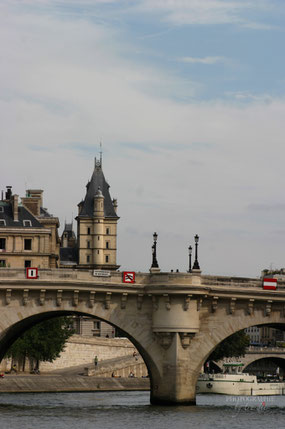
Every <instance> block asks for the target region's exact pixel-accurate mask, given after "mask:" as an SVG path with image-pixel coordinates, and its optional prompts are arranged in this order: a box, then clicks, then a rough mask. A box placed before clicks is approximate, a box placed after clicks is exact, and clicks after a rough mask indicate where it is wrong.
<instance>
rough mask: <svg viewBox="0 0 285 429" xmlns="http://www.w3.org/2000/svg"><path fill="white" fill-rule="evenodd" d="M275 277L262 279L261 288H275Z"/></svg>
mask: <svg viewBox="0 0 285 429" xmlns="http://www.w3.org/2000/svg"><path fill="white" fill-rule="evenodd" d="M276 287H277V279H267V278H265V279H263V289H266V290H276Z"/></svg>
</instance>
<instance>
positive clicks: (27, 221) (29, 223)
mask: <svg viewBox="0 0 285 429" xmlns="http://www.w3.org/2000/svg"><path fill="white" fill-rule="evenodd" d="M23 225H24V226H32V222H31V221H30V220H23Z"/></svg>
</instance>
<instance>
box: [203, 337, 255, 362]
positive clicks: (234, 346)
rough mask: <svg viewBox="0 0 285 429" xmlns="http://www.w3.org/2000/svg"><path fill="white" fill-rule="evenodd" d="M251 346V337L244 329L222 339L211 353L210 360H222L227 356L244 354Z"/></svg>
mask: <svg viewBox="0 0 285 429" xmlns="http://www.w3.org/2000/svg"><path fill="white" fill-rule="evenodd" d="M248 346H249V338H248V336H247V335H246V333H245V332H244V331H243V330H242V331H239V332H236V333H235V334H233V335H231V336H230V337H228V338H226V339H225V340H224V341H222V342H221V343H220V344H219V345H218V346H217V347H216V349H215V350H214V351H213V352H212V353H211V355H210V356H209V359H208V360H215V361H217V360H220V359H223V358H227V357H238V356H243V355H244V354H245V353H246V348H247V347H248Z"/></svg>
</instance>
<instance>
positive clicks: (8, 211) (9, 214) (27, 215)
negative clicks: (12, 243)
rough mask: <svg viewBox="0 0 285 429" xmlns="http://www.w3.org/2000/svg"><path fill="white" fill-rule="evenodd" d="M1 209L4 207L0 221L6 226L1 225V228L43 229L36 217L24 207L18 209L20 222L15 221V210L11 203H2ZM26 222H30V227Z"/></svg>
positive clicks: (0, 214)
mask: <svg viewBox="0 0 285 429" xmlns="http://www.w3.org/2000/svg"><path fill="white" fill-rule="evenodd" d="M0 207H2V209H1V210H0V219H3V220H4V221H5V225H0V227H1V228H3V227H6V228H7V227H8V228H11V227H12V228H31V227H32V228H43V226H42V225H41V224H40V222H39V221H38V220H37V219H36V218H35V216H33V214H32V213H31V212H30V211H29V210H27V209H26V208H25V207H24V206H20V205H19V207H18V219H19V220H18V221H15V220H14V218H13V209H12V204H11V203H10V202H8V201H7V202H6V201H0ZM25 220H29V221H30V226H28V225H27V224H24V221H25Z"/></svg>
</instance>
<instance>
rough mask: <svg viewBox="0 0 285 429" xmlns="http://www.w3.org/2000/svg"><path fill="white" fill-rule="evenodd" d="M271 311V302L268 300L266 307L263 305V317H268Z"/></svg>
mask: <svg viewBox="0 0 285 429" xmlns="http://www.w3.org/2000/svg"><path fill="white" fill-rule="evenodd" d="M271 310H272V301H271V300H268V301H267V303H266V305H265V316H267V317H268V316H270V314H271Z"/></svg>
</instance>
